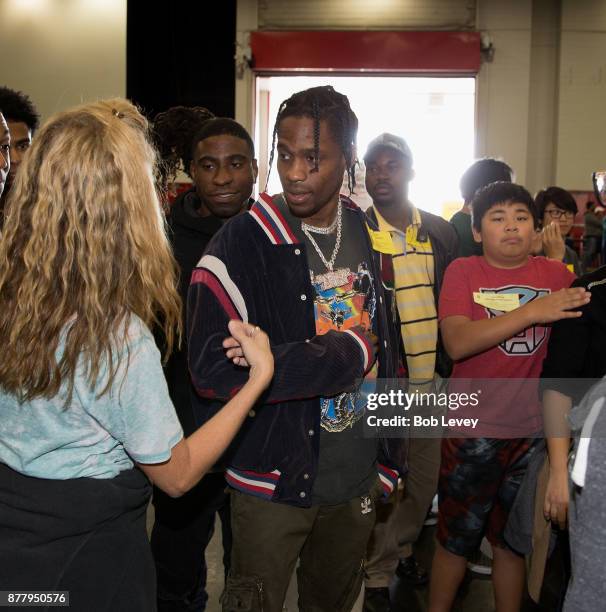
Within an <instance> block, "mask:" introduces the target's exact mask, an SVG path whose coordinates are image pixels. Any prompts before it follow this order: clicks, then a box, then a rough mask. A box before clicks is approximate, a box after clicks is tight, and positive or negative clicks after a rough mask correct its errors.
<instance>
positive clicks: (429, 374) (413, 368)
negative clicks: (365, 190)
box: [374, 206, 438, 384]
mask: <svg viewBox="0 0 606 612" xmlns="http://www.w3.org/2000/svg"><path fill="white" fill-rule="evenodd" d="M374 211H375V213H376V215H377V221H378V225H379V231H388V232H389V233H390V234H391V238H392V242H393V245H394V250H395V254H394V255H393V267H394V282H395V289H396V297H397V306H398V312H399V315H400V324H401V326H402V338H403V340H404V349H405V351H406V361H407V364H408V377H409V378H410V379H411V381H414V382H416V383H417V384H418V383H422V382H425V381H430V380H433V378H434V371H435V365H436V346H437V342H438V317H437V312H436V303H435V299H434V293H433V287H434V283H435V278H434V261H433V256H434V255H433V247H432V244H431V240H430V239H429V236H427V237H426V239H425V240H424V241H423V242H419V240H418V238H419V235H418V234H419V228H420V227H421V215H420V214H419V211H418V210H417V209H416V208H415V207H414V206H411V209H410V214H411V223H410V224H409V225H408V227H407V228H406V230H405V231H403V230H400V229H397V228H395V227H394V226H393V225H391V224H390V223H388V222H387V221H386V220H385V219H384V218H383V217H382V216H381V214H380V213H379V211H378V210H377V209H376V207H375V208H374Z"/></svg>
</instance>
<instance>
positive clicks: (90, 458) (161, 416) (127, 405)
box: [0, 316, 183, 480]
mask: <svg viewBox="0 0 606 612" xmlns="http://www.w3.org/2000/svg"><path fill="white" fill-rule="evenodd" d="M128 347H129V349H130V355H129V359H128V370H127V367H126V366H127V359H126V358H127V354H128V351H127V348H126V345H125V346H124V347H123V350H122V351H121V352H120V357H121V364H120V367H119V369H118V373H117V375H116V377H115V379H114V382H113V385H112V387H111V388H110V390H109V391H108V392H107V393H105V394H104V395H102V396H101V397H99V398H98V397H97V395H98V393H99V392H100V390H102V389H103V388H104V386H105V382H106V381H107V369H102V371H101V373H100V375H99V378H98V383H97V385H96V387H95V388H94V389H92V390H91V388H90V387H89V385H88V383H87V380H86V377H85V376H83V375H82V371H83V370H82V368H81V367H79V368H78V372H79V374H78V373H77V375H76V379H75V383H74V393H73V397H72V401H71V404H70V405H69V406H67V407H66V406H65V397H66V394H65V391H66V386H65V385H64V388H62V390H61V392H60V393H59V394H58V395H57V396H56V397H55V398H53V399H50V400H47V399H40V398H37V399H35V400H32V401H30V402H25V403H23V404H19V402H18V401H17V399H16V398H15V396H13V395H10V394H7V393H5V392H4V391H2V390H1V389H0V462H2V463H5V464H6V465H8V466H9V467H11V468H13V469H14V470H16V471H18V472H20V473H21V474H25V475H27V476H35V477H37V478H50V479H55V480H65V479H68V478H81V477H90V478H113V477H115V476H117V475H118V474H119V472H121V471H123V470H128V469H130V468H132V467H133V465H134V464H133V461H136V462H138V463H160V462H162V461H166V460H167V459H169V458H170V454H171V449H172V447H173V446H174V445H175V444H177V442H179V440H181V438H182V437H183V430H182V428H181V425H180V423H179V420H178V419H177V415H176V413H175V409H174V407H173V405H172V403H171V401H170V397H169V395H168V389H167V387H166V381H165V379H164V374H163V372H162V366H161V364H160V353H159V351H158V349H157V348H156V344H155V342H154V339H153V336H152V334H151V333H150V331H149V330H148V329H147V327H146V326H145V325H144V324H143V322H142V321H141V320H140V319H139V318H137V317H134V316H133V317H132V319H131V323H130V326H129V329H128ZM62 351H63V346H62V345H60V346H59V348H58V351H57V354H58V356H59V357H60V356H61V353H62Z"/></svg>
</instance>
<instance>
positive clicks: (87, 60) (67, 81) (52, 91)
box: [0, 0, 126, 119]
mask: <svg viewBox="0 0 606 612" xmlns="http://www.w3.org/2000/svg"><path fill="white" fill-rule="evenodd" d="M0 84H1V85H6V86H8V87H11V88H12V89H20V90H23V91H24V92H25V93H27V94H28V95H29V96H30V97H31V99H32V101H33V102H34V104H35V105H36V107H37V108H38V110H39V112H40V113H41V115H42V118H43V119H46V118H48V116H49V115H51V114H53V113H54V112H56V111H59V110H63V109H65V108H68V107H70V106H73V105H74V104H79V103H81V102H87V101H92V100H96V99H99V98H104V97H110V96H125V95H126V0H0Z"/></svg>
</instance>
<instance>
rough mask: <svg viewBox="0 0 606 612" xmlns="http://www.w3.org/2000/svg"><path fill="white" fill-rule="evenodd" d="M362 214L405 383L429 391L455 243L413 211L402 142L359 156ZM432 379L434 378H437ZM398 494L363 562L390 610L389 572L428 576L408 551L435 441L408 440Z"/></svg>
mask: <svg viewBox="0 0 606 612" xmlns="http://www.w3.org/2000/svg"><path fill="white" fill-rule="evenodd" d="M364 163H365V165H366V190H367V191H368V194H369V195H370V197H371V198H372V201H373V206H372V207H371V208H370V209H369V210H368V211H367V214H368V215H369V216H370V217H371V219H373V220H376V221H377V224H378V227H379V231H381V232H384V234H385V235H386V237H388V239H389V242H390V243H391V245H392V249H390V250H392V252H393V253H395V254H394V255H393V260H392V261H393V268H394V281H395V288H396V296H397V307H398V313H399V316H400V325H401V333H402V339H403V346H404V358H405V362H406V369H407V377H408V378H409V379H410V382H411V384H414V386H415V388H420V389H421V390H426V391H430V390H432V389H431V387H432V386H433V385H434V384H435V381H436V374H438V375H439V376H444V377H445V376H448V375H449V373H450V367H451V364H450V360H449V359H448V357H447V355H446V353H445V351H444V348H443V346H442V344H441V342H440V340H439V336H438V321H437V302H438V295H439V292H440V287H441V285H442V277H443V275H444V271H445V270H446V267H447V266H448V264H449V263H450V262H451V261H452V260H453V259H454V258H455V257H456V253H457V237H456V233H455V231H454V229H453V228H452V226H451V225H450V224H449V223H447V222H446V221H445V220H444V219H442V218H440V217H437V216H436V215H432V214H431V213H428V212H425V211H423V210H419V209H417V208H416V207H415V206H414V205H413V204H412V202H410V200H409V199H408V186H409V183H410V181H411V180H412V179H413V177H414V170H413V159H412V153H411V151H410V149H409V147H408V145H407V144H406V142H405V141H404V139H402V138H400V137H399V136H395V135H393V134H388V133H385V134H381V135H380V136H378V137H377V138H375V139H374V140H373V141H372V142H371V143H370V144H369V146H368V150H367V152H366V155H365V156H364ZM439 376H438V378H439ZM407 464H408V473H407V475H406V477H405V487H404V494H403V496H402V499H401V500H396V503H395V504H385V505H382V507H381V508H380V509H379V510H378V512H377V515H378V516H377V525H376V527H375V530H374V533H373V538H372V539H371V542H370V547H369V555H368V557H369V558H368V561H367V564H366V568H365V572H366V582H365V584H366V592H365V605H366V608H367V609H368V610H373V611H375V610H377V611H378V610H389V591H388V589H387V587H388V585H389V583H390V582H391V579H392V577H393V575H394V571H395V572H397V574H398V575H399V576H400V578H401V579H403V580H405V581H407V582H409V583H412V584H413V585H415V586H420V585H422V584H426V583H427V580H428V577H427V572H426V570H424V569H423V568H421V567H420V566H419V565H418V564H417V563H416V561H415V558H414V556H413V553H412V545H413V544H414V542H415V541H416V540H417V538H418V536H419V533H420V531H421V529H422V527H423V523H424V521H425V517H426V515H427V511H428V509H429V507H430V505H431V501H432V499H433V497H434V495H435V493H436V488H437V482H438V470H439V467H440V440H439V438H429V439H425V438H411V439H410V440H409V448H408V461H407Z"/></svg>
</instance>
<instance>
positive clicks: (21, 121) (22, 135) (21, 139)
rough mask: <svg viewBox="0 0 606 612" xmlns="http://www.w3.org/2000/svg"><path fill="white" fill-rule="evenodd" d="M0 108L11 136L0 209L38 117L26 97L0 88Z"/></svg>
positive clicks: (30, 140)
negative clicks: (9, 162) (9, 164)
mask: <svg viewBox="0 0 606 612" xmlns="http://www.w3.org/2000/svg"><path fill="white" fill-rule="evenodd" d="M0 108H1V109H2V113H3V115H4V118H5V119H6V123H7V124H8V129H9V131H10V134H11V144H10V147H11V148H10V155H11V167H10V171H9V173H8V178H7V181H6V184H5V188H4V195H3V196H2V197H1V198H0V207H2V208H4V201H6V196H8V193H9V192H10V190H11V187H12V185H13V182H14V180H15V174H16V172H17V170H18V169H19V166H20V164H21V159H22V158H23V155H24V154H25V152H26V151H27V150H28V149H29V147H30V145H31V144H32V138H33V136H34V132H35V131H36V130H37V129H38V124H39V122H40V116H39V115H38V112H37V111H36V108H35V107H34V105H33V104H32V101H31V100H30V99H29V97H28V96H27V95H25V94H24V93H23V92H21V91H15V90H14V89H9V88H8V87H0Z"/></svg>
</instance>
